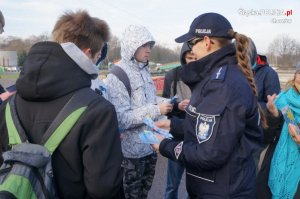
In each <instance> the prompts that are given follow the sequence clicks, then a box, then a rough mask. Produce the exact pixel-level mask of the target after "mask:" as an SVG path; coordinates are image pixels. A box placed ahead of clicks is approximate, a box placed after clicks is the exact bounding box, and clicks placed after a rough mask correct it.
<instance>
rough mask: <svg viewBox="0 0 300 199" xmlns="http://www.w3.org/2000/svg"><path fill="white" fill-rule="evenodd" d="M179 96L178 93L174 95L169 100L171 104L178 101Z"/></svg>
mask: <svg viewBox="0 0 300 199" xmlns="http://www.w3.org/2000/svg"><path fill="white" fill-rule="evenodd" d="M177 98H178V97H177V96H176V95H174V96H173V97H172V98H171V99H170V100H169V103H170V104H174V103H175V102H176V101H177Z"/></svg>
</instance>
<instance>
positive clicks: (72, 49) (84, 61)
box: [60, 42, 99, 79]
mask: <svg viewBox="0 0 300 199" xmlns="http://www.w3.org/2000/svg"><path fill="white" fill-rule="evenodd" d="M60 45H61V47H62V48H63V50H64V51H65V52H66V53H67V54H68V55H69V57H70V58H71V59H72V60H73V61H74V62H76V64H77V65H78V66H79V67H80V68H81V69H82V70H83V71H84V72H86V73H87V74H89V75H91V76H92V78H93V79H96V78H97V77H98V72H99V71H98V69H97V66H96V65H95V64H94V63H93V62H92V60H91V59H90V58H89V57H88V56H86V54H84V53H83V52H82V50H80V48H78V47H77V46H76V45H75V44H74V43H71V42H67V43H62V44H60Z"/></svg>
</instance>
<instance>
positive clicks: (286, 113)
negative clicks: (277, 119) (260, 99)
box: [281, 106, 300, 135]
mask: <svg viewBox="0 0 300 199" xmlns="http://www.w3.org/2000/svg"><path fill="white" fill-rule="evenodd" d="M281 113H282V115H283V117H284V120H285V122H286V123H287V125H288V124H289V123H291V124H293V125H294V126H296V131H297V134H298V135H299V134H300V129H299V127H298V125H297V122H296V121H295V117H294V115H293V112H292V111H291V109H290V108H289V106H285V107H283V108H282V109H281Z"/></svg>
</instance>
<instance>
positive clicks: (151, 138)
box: [139, 130, 160, 144]
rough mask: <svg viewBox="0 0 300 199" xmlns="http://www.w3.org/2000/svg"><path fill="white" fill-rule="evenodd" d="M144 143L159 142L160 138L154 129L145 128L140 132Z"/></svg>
mask: <svg viewBox="0 0 300 199" xmlns="http://www.w3.org/2000/svg"><path fill="white" fill-rule="evenodd" d="M139 136H140V139H141V141H142V143H145V144H159V142H160V141H159V139H157V137H156V135H155V133H154V132H153V131H147V130H144V131H143V132H142V133H140V134H139Z"/></svg>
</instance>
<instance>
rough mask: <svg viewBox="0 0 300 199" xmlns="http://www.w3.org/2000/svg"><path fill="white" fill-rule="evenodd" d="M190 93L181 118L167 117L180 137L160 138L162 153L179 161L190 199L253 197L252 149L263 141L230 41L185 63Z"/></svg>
mask: <svg viewBox="0 0 300 199" xmlns="http://www.w3.org/2000/svg"><path fill="white" fill-rule="evenodd" d="M182 79H183V81H184V82H185V83H186V84H187V85H188V86H190V88H191V90H192V97H191V99H190V104H189V106H188V108H187V110H186V112H187V114H186V118H185V120H181V121H182V122H183V123H180V122H178V121H179V120H178V121H176V122H175V121H172V122H171V132H172V134H173V135H174V137H175V138H180V137H182V136H181V132H184V140H183V141H176V140H170V139H164V140H163V141H162V142H161V144H160V152H161V154H162V155H164V156H166V157H168V158H170V159H173V160H177V161H179V162H181V163H183V164H184V165H185V167H186V173H187V176H186V181H187V182H186V184H187V190H188V193H189V196H190V198H202V199H221V198H222V199H225V198H228V199H229V198H230V199H233V198H239V199H248V198H249V199H252V198H255V172H256V166H255V164H254V160H253V157H252V155H253V153H254V152H255V151H256V150H258V149H259V146H260V144H261V142H262V138H263V137H262V136H263V134H262V129H261V125H260V115H259V111H258V106H257V99H256V97H255V96H254V94H253V91H252V89H251V87H250V85H249V82H248V81H247V79H246V77H245V75H244V74H243V73H242V71H241V70H240V68H239V66H238V65H237V62H236V57H235V48H234V45H233V44H230V45H227V46H225V47H223V48H221V49H220V50H218V51H216V52H214V53H211V54H210V55H208V56H206V57H204V58H202V59H200V60H198V61H195V62H191V63H190V64H188V65H185V66H184V67H183V71H182Z"/></svg>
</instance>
